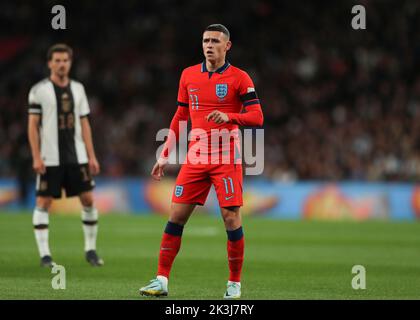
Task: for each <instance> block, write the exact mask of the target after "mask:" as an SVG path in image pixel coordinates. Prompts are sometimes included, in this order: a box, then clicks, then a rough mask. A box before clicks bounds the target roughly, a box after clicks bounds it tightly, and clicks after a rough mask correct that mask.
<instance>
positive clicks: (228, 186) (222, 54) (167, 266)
mask: <svg viewBox="0 0 420 320" xmlns="http://www.w3.org/2000/svg"><path fill="white" fill-rule="evenodd" d="M229 38H230V34H229V31H228V29H227V28H226V27H225V26H223V25H221V24H213V25H210V26H208V27H207V28H206V29H205V30H204V33H203V41H202V46H203V52H204V56H205V61H204V62H203V63H200V64H197V65H194V66H191V67H188V68H186V69H185V70H184V71H183V72H182V75H181V79H180V82H179V90H178V109H177V111H176V113H175V115H174V117H173V119H172V122H171V125H170V129H171V130H172V132H173V133H174V134H175V135H173V136H171V135H169V137H168V140H167V141H166V143H165V146H164V149H163V151H162V154H161V156H160V158H159V159H158V161H157V162H156V164H155V165H154V167H153V169H152V173H151V174H152V176H153V178H155V179H156V180H160V179H161V177H162V176H163V171H164V168H165V166H166V165H167V162H168V157H169V154H170V152H171V151H172V149H173V148H174V146H175V144H176V142H177V140H178V138H179V127H180V121H187V120H188V118H191V124H192V128H191V133H190V135H191V136H192V137H193V139H192V141H191V142H190V144H189V150H188V153H187V159H186V162H185V163H184V164H183V165H182V167H181V170H180V172H179V174H178V177H177V180H176V185H175V188H174V192H173V196H172V205H171V211H170V214H169V221H168V223H167V225H166V228H165V231H164V233H163V237H162V242H161V247H160V254H159V261H158V270H157V276H156V278H155V279H153V280H151V281H150V284H149V285H147V286H145V287H143V288H141V289H140V294H142V295H147V296H166V295H167V294H168V279H169V273H170V270H171V267H172V263H173V261H174V259H175V257H176V255H177V253H178V251H179V249H180V246H181V237H182V232H183V228H184V225H185V224H186V223H187V221H188V218H189V217H190V215H191V213H192V212H193V210H194V208H195V206H196V205H203V204H204V203H205V201H206V199H207V196H208V193H209V191H210V187H211V185H214V187H215V190H216V194H217V198H218V201H219V205H220V209H221V213H222V217H223V221H224V223H225V227H226V232H227V237H228V241H227V253H228V265H229V280H228V283H227V290H226V292H225V295H224V298H226V299H238V298H240V296H241V270H242V263H243V257H244V234H243V230H242V221H241V215H240V211H239V209H240V207H241V206H242V204H243V203H242V164H241V159H240V157H239V158H238V157H237V153H236V152H237V151H238V149H239V145H240V144H239V139H238V136H239V128H238V126H240V125H243V126H261V125H262V123H263V114H262V110H261V106H260V101H259V99H258V97H257V94H256V91H255V88H254V84H253V82H252V80H251V78H250V77H249V75H248V74H247V73H246V72H245V71H243V70H241V69H239V68H236V67H234V66H232V65H231V64H230V63H229V62H227V61H226V53H227V52H228V51H229V50H230V48H231V46H232V43H231V41H230V40H229ZM223 132H224V134H221V133H223ZM221 136H222V139H221V140H222V143H221V144H220V139H219V138H220V137H221ZM225 136H227V139H225ZM190 140H191V138H190ZM226 155H227V156H226Z"/></svg>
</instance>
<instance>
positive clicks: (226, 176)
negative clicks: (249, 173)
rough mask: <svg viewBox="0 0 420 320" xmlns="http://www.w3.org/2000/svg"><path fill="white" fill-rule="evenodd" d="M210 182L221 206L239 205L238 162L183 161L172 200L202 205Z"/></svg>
mask: <svg viewBox="0 0 420 320" xmlns="http://www.w3.org/2000/svg"><path fill="white" fill-rule="evenodd" d="M212 184H213V185H214V188H215V190H216V194H217V198H218V200H219V205H220V207H234V206H242V204H243V202H242V165H241V164H189V163H186V164H183V165H182V167H181V170H180V171H179V174H178V177H177V179H176V183H175V188H174V193H173V195H172V201H173V202H176V203H191V204H199V205H204V203H205V202H206V199H207V196H208V194H209V192H210V187H211V185H212Z"/></svg>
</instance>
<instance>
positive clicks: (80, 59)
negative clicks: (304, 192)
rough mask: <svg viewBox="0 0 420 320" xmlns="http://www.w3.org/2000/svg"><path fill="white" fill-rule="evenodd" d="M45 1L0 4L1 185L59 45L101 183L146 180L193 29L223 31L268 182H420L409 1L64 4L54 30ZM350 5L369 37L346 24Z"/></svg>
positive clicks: (418, 102)
mask: <svg viewBox="0 0 420 320" xmlns="http://www.w3.org/2000/svg"><path fill="white" fill-rule="evenodd" d="M54 4H55V3H53V2H51V1H37V2H36V4H35V3H34V2H29V1H2V2H1V3H0V176H2V177H8V176H10V177H11V176H19V177H21V178H22V179H23V180H25V179H27V177H28V176H29V175H30V174H29V173H28V172H30V171H28V168H29V169H30V167H31V159H30V150H29V148H28V144H27V141H26V139H25V138H26V125H27V95H28V91H29V88H30V87H31V86H32V85H33V84H34V83H35V82H37V81H39V80H41V79H42V78H44V77H46V76H47V75H48V70H47V68H46V61H45V60H46V51H47V49H48V47H49V46H50V45H52V44H54V43H56V42H65V43H67V44H69V45H70V46H72V47H73V49H74V51H75V57H74V64H73V69H72V77H73V78H75V79H77V80H79V81H81V82H82V83H83V84H84V85H85V87H86V91H87V94H88V96H89V102H90V107H91V114H92V127H93V135H94V141H95V146H96V151H97V155H98V159H99V161H100V163H101V166H102V175H105V176H112V177H117V176H126V175H140V176H141V175H148V174H149V172H150V170H151V167H152V165H153V163H154V161H155V152H156V148H157V147H158V146H159V145H160V143H161V142H156V141H155V135H156V133H157V131H158V130H159V129H161V128H164V127H168V126H169V123H170V120H171V118H172V115H173V113H174V112H175V110H176V106H175V103H176V96H177V89H178V80H179V76H180V74H181V71H182V69H183V68H185V67H186V66H188V65H191V64H196V63H199V62H201V61H202V59H203V57H202V51H201V41H200V40H201V35H202V30H203V29H204V28H205V27H206V26H207V25H208V24H211V23H223V24H225V25H226V26H227V27H228V28H229V29H230V31H231V34H232V39H231V40H232V42H233V48H232V50H231V52H230V54H229V56H228V59H229V61H230V62H231V63H232V64H233V65H235V66H238V67H240V68H243V69H245V70H247V71H248V72H249V73H250V75H251V77H252V78H253V79H254V82H255V84H256V88H257V92H258V94H259V96H260V98H261V101H262V106H263V109H264V113H265V124H264V128H265V171H264V175H265V176H266V177H269V178H273V179H280V180H284V181H290V180H308V179H317V180H343V179H346V180H369V181H379V180H381V181H394V180H404V181H418V180H419V179H420V72H419V70H420V63H419V61H420V60H419V57H420V42H419V35H420V21H419V17H420V2H419V1H416V0H413V1H358V2H357V3H356V2H354V1H322V2H321V1H316V2H315V1H287V2H282V3H280V2H277V1H276V2H275V1H251V0H243V1H230V2H228V1H209V2H204V1H170V0H155V1H147V2H141V3H138V2H136V1H126V0H124V1H101V2H93V1H84V2H82V1H80V2H79V1H71V2H68V3H67V2H63V3H61V4H62V5H64V6H65V8H66V12H67V30H61V31H54V30H52V28H51V25H50V23H51V18H52V17H53V15H52V14H51V8H52V6H53V5H54ZM354 4H362V5H364V6H365V8H366V12H367V29H366V30H360V31H355V30H353V29H352V28H351V24H350V23H351V18H352V14H351V8H352V6H353V5H354ZM28 157H29V160H28ZM22 192H25V190H22Z"/></svg>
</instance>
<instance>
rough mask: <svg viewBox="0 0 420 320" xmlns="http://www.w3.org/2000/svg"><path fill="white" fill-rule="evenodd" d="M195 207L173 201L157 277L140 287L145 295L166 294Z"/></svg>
mask: <svg viewBox="0 0 420 320" xmlns="http://www.w3.org/2000/svg"><path fill="white" fill-rule="evenodd" d="M194 208H195V205H194V204H184V203H174V202H173V203H172V206H171V213H170V215H169V221H168V223H167V224H166V227H165V231H164V233H163V236H162V241H161V245H160V252H159V262H158V271H157V276H156V279H154V280H151V283H150V284H149V285H148V286H145V287H143V288H141V289H140V294H142V295H145V296H166V295H167V294H168V279H169V274H170V272H171V268H172V264H173V262H174V260H175V257H176V255H177V254H178V252H179V249H180V247H181V238H182V231H183V230H184V225H185V224H186V223H187V221H188V218H189V217H190V215H191V213H192V212H193V210H194Z"/></svg>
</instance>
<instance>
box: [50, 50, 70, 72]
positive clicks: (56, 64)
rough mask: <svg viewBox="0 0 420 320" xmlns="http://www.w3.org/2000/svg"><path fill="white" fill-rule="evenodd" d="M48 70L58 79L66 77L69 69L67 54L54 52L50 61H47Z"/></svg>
mask: <svg viewBox="0 0 420 320" xmlns="http://www.w3.org/2000/svg"><path fill="white" fill-rule="evenodd" d="M48 68H50V70H51V73H52V74H55V75H57V76H59V77H66V76H68V74H69V72H70V68H71V60H70V57H69V54H68V53H67V52H54V53H53V55H52V58H51V60H50V61H48Z"/></svg>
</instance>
